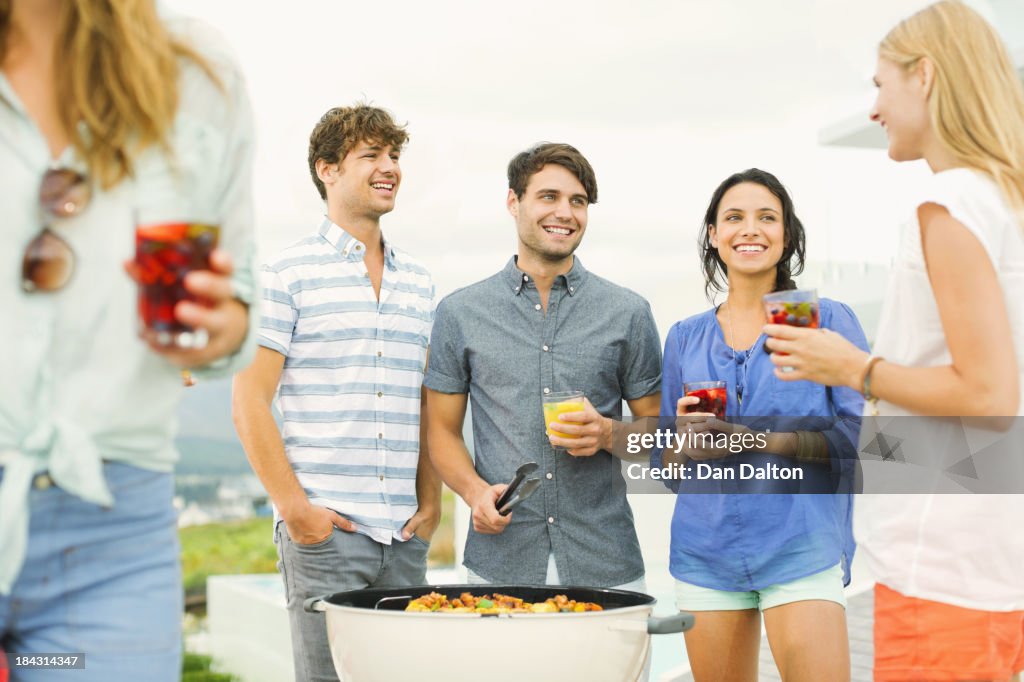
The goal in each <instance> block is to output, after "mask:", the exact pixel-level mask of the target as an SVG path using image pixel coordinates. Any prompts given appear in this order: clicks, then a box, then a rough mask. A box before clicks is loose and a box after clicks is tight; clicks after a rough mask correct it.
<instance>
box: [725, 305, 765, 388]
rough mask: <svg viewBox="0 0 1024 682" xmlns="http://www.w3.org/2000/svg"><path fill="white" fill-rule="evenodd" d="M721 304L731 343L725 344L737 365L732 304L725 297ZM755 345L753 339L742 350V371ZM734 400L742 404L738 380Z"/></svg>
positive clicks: (737, 357) (740, 386) (741, 385)
mask: <svg viewBox="0 0 1024 682" xmlns="http://www.w3.org/2000/svg"><path fill="white" fill-rule="evenodd" d="M722 305H724V306H726V308H725V321H726V322H727V323H728V324H729V339H730V340H731V341H732V343H728V342H727V343H726V344H725V345H727V346H729V350H731V351H732V360H733V362H735V363H736V364H737V365H739V364H740V362H739V356H738V355H737V354H736V334H735V333H733V330H732V306H731V305H729V300H728V299H726V301H725V303H723V304H722ZM755 346H757V341H754V344H753V345H752V346H751V347H750V348H748V349H747V350H745V351H743V355H744V358H743V360H744V370H743V371H744V373H746V361H747V360H750V355H751V352H752V351H753V350H754V347H755ZM736 402H738V403H739V404H740V405H742V404H743V384H741V383H739V382H737V383H736Z"/></svg>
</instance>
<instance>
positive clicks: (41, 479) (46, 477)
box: [32, 474, 53, 490]
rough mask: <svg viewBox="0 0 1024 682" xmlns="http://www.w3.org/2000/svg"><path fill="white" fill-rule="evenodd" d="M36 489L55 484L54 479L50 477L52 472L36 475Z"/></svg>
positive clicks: (34, 482)
mask: <svg viewBox="0 0 1024 682" xmlns="http://www.w3.org/2000/svg"><path fill="white" fill-rule="evenodd" d="M32 485H34V486H35V489H36V490H46V489H47V488H49V487H50V486H51V485H53V479H52V478H50V474H40V475H39V476H36V480H35V481H33V482H32Z"/></svg>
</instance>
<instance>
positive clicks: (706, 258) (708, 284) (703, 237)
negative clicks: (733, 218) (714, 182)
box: [698, 168, 806, 297]
mask: <svg viewBox="0 0 1024 682" xmlns="http://www.w3.org/2000/svg"><path fill="white" fill-rule="evenodd" d="M744 182H752V183H754V184H756V185H761V186H762V187H764V188H765V189H767V190H768V191H769V192H771V193H772V194H773V195H774V196H775V198H776V199H778V200H779V203H780V204H782V236H783V246H782V256H781V257H780V258H779V262H778V264H777V265H776V266H775V287H774V288H773V289H772V291H786V290H789V289H796V282H795V281H793V277H794V276H795V275H799V274H800V273H801V272H803V270H804V252H805V250H806V237H805V236H804V225H803V223H801V222H800V219H799V218H797V217H796V211H795V210H794V209H793V200H792V199H791V198H790V197H789V192H787V191H786V188H785V186H783V184H782V183H781V182H779V179H778V178H777V177H775V176H774V175H772V174H771V173H769V172H768V171H763V170H760V169H759V168H748V169H747V170H745V171H743V172H742V173H734V174H733V175H730V176H729V177H727V178H726V179H725V180H724V181H723V182H722V184H720V185H719V186H718V189H716V190H715V193H714V194H712V195H711V203H709V204H708V210H707V211H706V212H705V213H704V223H703V224H702V225H701V228H700V237H698V247H699V248H700V254H701V256H700V257H701V265H702V267H703V270H704V293H705V294H707V295H708V296H709V297H710V294H711V292H712V290H713V291H725V282H722V281H719V279H718V275H719V273H721V274H722V275H724V276H725V277H726V278H728V276H729V270H728V268H727V267H726V266H725V262H724V261H723V260H722V257H721V256H720V255H718V249H716V248H715V247H713V246H712V245H711V234H710V232H709V228H710V227H711V226H712V225H714V224H715V222H716V221H717V220H718V206H719V204H721V203H722V197H724V196H725V193H726V192H728V191H729V190H730V189H732V188H733V187H735V186H736V185H740V184H743V183H744Z"/></svg>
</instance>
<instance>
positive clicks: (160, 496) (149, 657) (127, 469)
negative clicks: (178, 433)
mask: <svg viewBox="0 0 1024 682" xmlns="http://www.w3.org/2000/svg"><path fill="white" fill-rule="evenodd" d="M103 473H104V475H105V476H106V479H107V484H108V486H109V487H110V491H111V493H112V494H113V496H114V506H113V507H111V508H109V509H108V508H103V507H100V506H98V505H95V504H93V503H91V502H85V501H83V500H81V499H80V498H78V497H75V496H73V495H70V494H68V493H66V492H64V491H63V490H61V489H60V488H58V487H55V486H52V485H48V483H47V478H45V477H44V478H39V477H37V481H39V482H40V483H39V484H38V485H35V486H33V488H32V490H31V492H30V494H29V505H30V509H31V517H30V519H29V537H28V551H27V555H26V558H25V564H24V566H23V567H22V569H21V573H20V574H19V575H18V578H17V580H16V581H15V583H14V586H13V588H12V590H11V593H10V594H9V595H6V596H0V648H2V649H4V650H6V651H7V657H8V661H9V662H10V659H11V657H12V655H14V654H71V653H78V654H85V669H84V670H30V669H26V668H22V669H18V670H12V671H11V682H66V681H68V680H72V681H73V682H121V681H124V682H129V681H131V682H135V681H137V680H146V682H178V680H180V679H181V614H182V594H181V569H180V566H179V559H178V555H179V547H178V531H177V514H176V512H175V511H174V508H173V506H172V505H171V500H172V496H173V493H174V480H173V476H172V474H170V473H161V472H155V471H149V470H146V469H140V468H139V467H135V466H130V465H127V464H119V463H114V462H108V463H106V464H104V465H103Z"/></svg>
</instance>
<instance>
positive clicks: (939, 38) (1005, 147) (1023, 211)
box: [878, 0, 1024, 229]
mask: <svg viewBox="0 0 1024 682" xmlns="http://www.w3.org/2000/svg"><path fill="white" fill-rule="evenodd" d="M878 54H879V56H880V57H882V58H884V59H888V60H890V61H892V62H895V63H897V64H899V65H901V66H903V67H904V68H906V69H912V68H915V67H916V66H917V64H918V62H919V61H920V60H921V59H922V58H927V59H929V60H930V61H931V62H932V64H934V66H935V83H934V85H933V86H932V92H931V95H930V97H929V100H928V108H929V112H930V115H931V123H932V127H933V128H934V130H935V132H936V134H937V135H938V137H939V139H940V140H941V141H942V142H943V143H944V144H945V145H946V146H947V147H949V149H951V150H952V152H953V154H954V155H955V156H956V157H957V159H958V160H959V161H960V162H961V163H962V164H963V165H965V166H967V167H969V168H974V169H976V170H979V171H982V172H984V173H987V174H988V175H989V176H991V177H992V179H993V180H994V181H995V182H996V184H997V185H999V188H1000V189H1001V190H1002V192H1003V195H1004V196H1005V197H1006V199H1007V202H1008V203H1009V204H1010V207H1011V208H1012V209H1014V211H1015V212H1016V214H1017V216H1018V222H1021V225H1022V229H1024V88H1022V86H1021V82H1020V79H1019V78H1018V77H1017V73H1016V71H1015V70H1014V68H1013V62H1012V61H1011V59H1010V55H1009V53H1008V52H1007V49H1006V46H1005V45H1004V44H1003V42H1002V40H1000V38H999V34H998V33H996V31H995V29H994V28H992V26H991V25H989V23H988V22H987V21H985V19H983V18H982V17H981V15H979V14H978V13H977V12H975V11H974V10H972V9H971V8H969V7H967V6H966V5H964V4H963V3H962V2H959V1H958V0H942V1H941V2H937V3H935V4H933V5H929V6H928V7H926V8H925V9H923V10H921V11H920V12H918V13H917V14H914V15H913V16H911V17H909V18H908V19H906V20H904V21H902V22H901V23H900V24H899V25H897V26H896V27H895V28H894V29H892V30H891V31H890V32H889V34H888V35H887V36H886V37H885V39H884V40H882V43H881V45H879V50H878Z"/></svg>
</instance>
